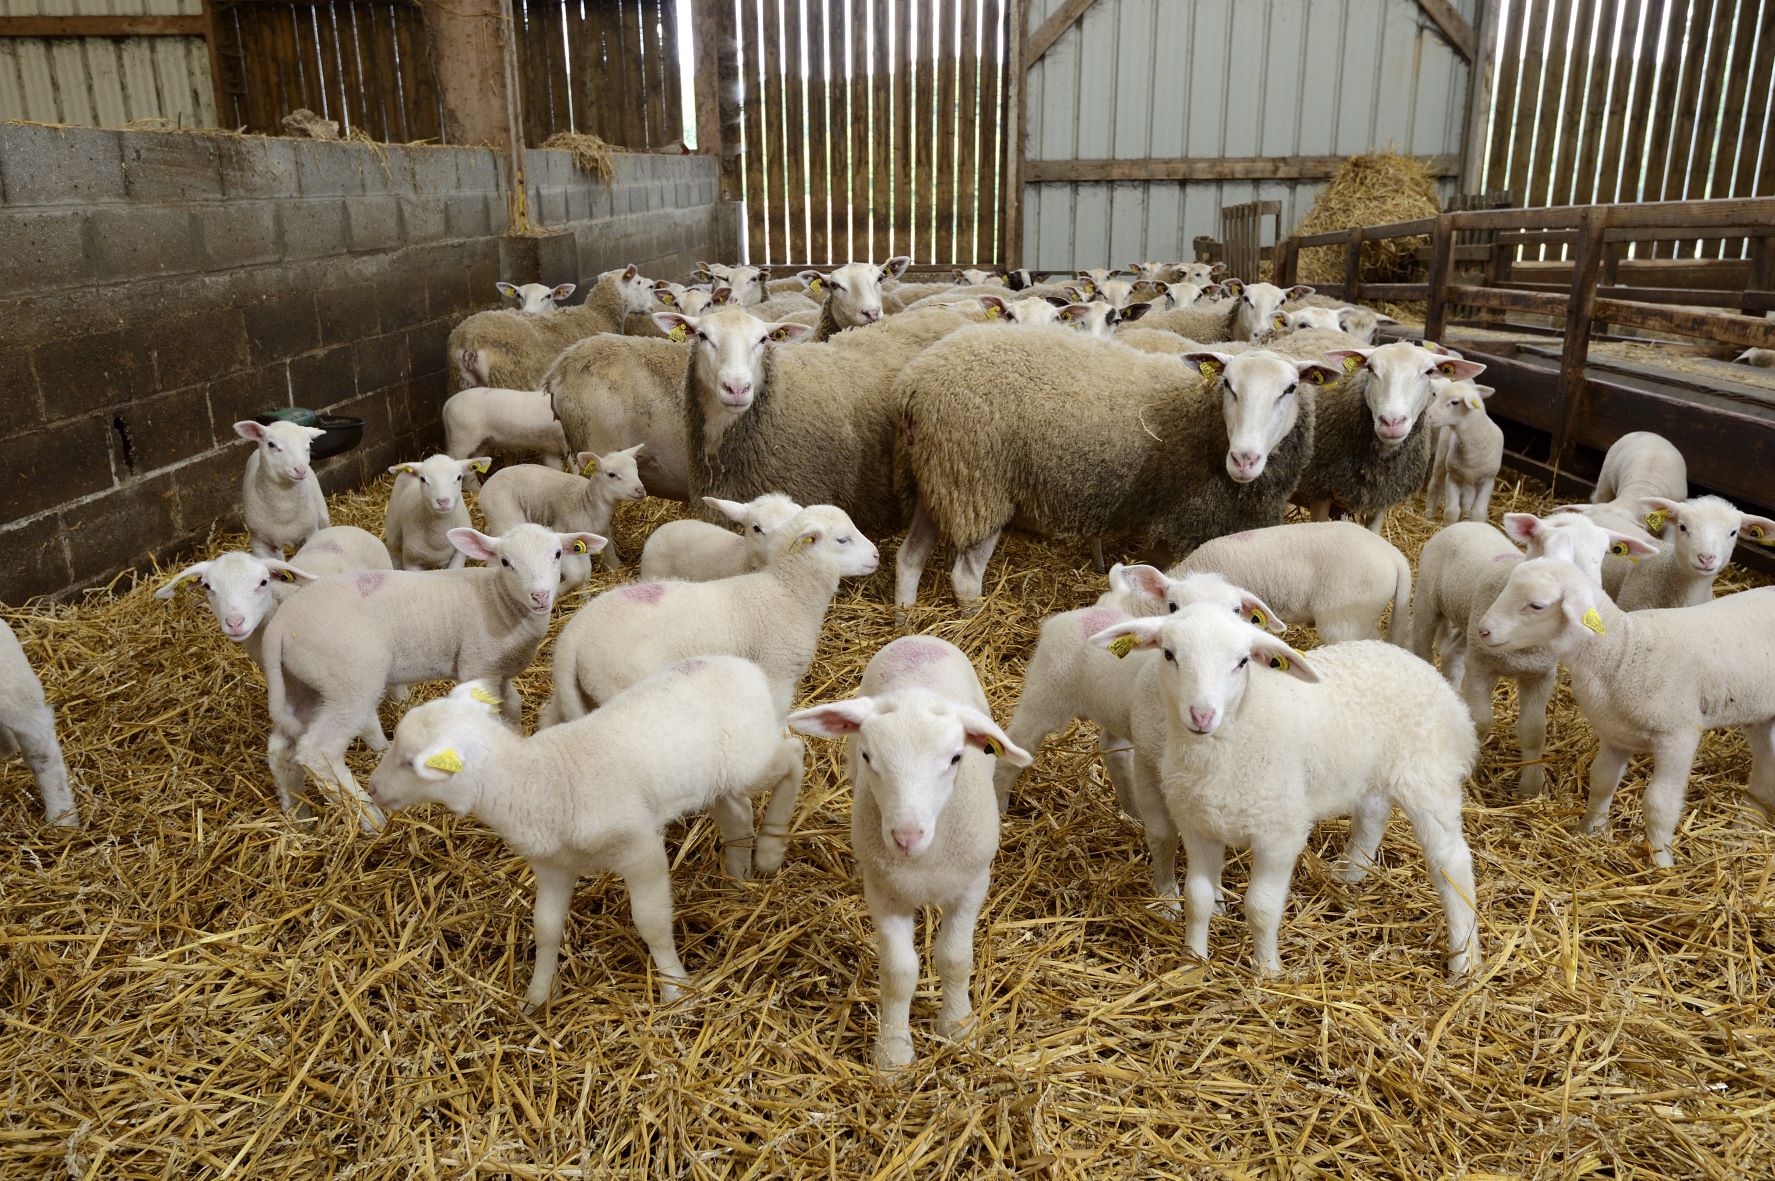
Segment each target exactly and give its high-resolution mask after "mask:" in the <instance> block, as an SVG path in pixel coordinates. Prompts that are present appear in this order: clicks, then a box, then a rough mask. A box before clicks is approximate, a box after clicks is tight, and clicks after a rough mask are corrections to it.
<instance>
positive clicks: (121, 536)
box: [61, 473, 178, 586]
mask: <svg viewBox="0 0 1775 1181" xmlns="http://www.w3.org/2000/svg"><path fill="white" fill-rule="evenodd" d="M177 509H178V499H177V492H176V490H175V488H174V483H173V477H172V475H171V474H170V473H169V474H166V475H160V476H150V477H148V478H146V479H142V480H135V481H131V482H130V483H128V484H125V485H123V486H121V487H119V488H118V489H117V490H116V491H115V492H112V493H110V494H109V495H106V496H101V497H99V498H98V499H96V500H92V501H88V502H87V503H86V504H82V505H77V506H75V507H72V508H68V509H65V510H64V511H63V512H62V514H61V517H62V527H63V528H64V529H66V530H67V531H68V565H69V574H70V575H71V581H72V583H73V584H74V585H76V586H79V585H81V584H84V583H88V582H93V581H96V580H98V579H99V578H100V577H101V576H104V575H109V574H112V573H114V572H116V571H118V570H121V569H125V568H127V567H129V566H134V565H136V564H137V563H139V562H142V561H144V560H146V558H147V557H148V554H149V552H150V551H151V549H152V547H153V546H154V545H155V543H157V542H161V541H163V540H164V539H166V538H169V537H171V536H173V535H174V534H175V533H176V532H177V531H178V523H177V517H176V512H177Z"/></svg>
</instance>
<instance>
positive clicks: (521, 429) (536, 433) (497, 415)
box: [443, 386, 573, 467]
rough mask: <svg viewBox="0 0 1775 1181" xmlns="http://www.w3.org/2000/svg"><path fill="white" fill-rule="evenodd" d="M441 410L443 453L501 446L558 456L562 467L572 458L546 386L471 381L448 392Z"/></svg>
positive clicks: (468, 455) (463, 454) (469, 453)
mask: <svg viewBox="0 0 1775 1181" xmlns="http://www.w3.org/2000/svg"><path fill="white" fill-rule="evenodd" d="M443 413H444V453H445V454H446V455H449V456H451V457H452V458H454V459H472V458H474V457H475V456H477V455H485V454H487V453H488V452H492V451H499V452H504V453H505V454H507V455H525V454H537V455H548V456H557V457H559V458H560V461H561V466H563V467H567V466H570V465H571V464H572V462H573V449H572V448H571V447H569V446H568V445H567V435H566V433H565V432H563V431H562V429H561V422H560V420H559V419H557V418H556V417H555V410H554V406H553V404H552V402H551V400H550V398H549V395H548V391H546V390H502V389H493V388H490V387H488V386H475V387H474V388H473V389H466V390H462V391H460V392H458V393H454V394H451V395H450V397H449V398H448V399H446V400H445V402H444V412H443Z"/></svg>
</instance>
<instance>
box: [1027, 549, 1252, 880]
mask: <svg viewBox="0 0 1775 1181" xmlns="http://www.w3.org/2000/svg"><path fill="white" fill-rule="evenodd" d="M1110 587H1111V590H1110V592H1109V593H1108V594H1105V595H1103V596H1102V597H1101V598H1099V599H1098V600H1097V605H1096V606H1094V607H1087V608H1085V609H1084V610H1082V611H1066V612H1062V613H1061V614H1059V615H1056V616H1053V617H1052V618H1050V619H1048V620H1047V621H1046V622H1044V623H1043V624H1042V629H1041V638H1040V639H1039V640H1038V641H1037V642H1036V649H1035V655H1034V656H1032V657H1030V660H1029V667H1028V669H1027V671H1026V672H1025V674H1024V677H1023V696H1022V697H1021V698H1020V699H1019V700H1018V702H1017V711H1016V713H1014V714H1013V715H1012V716H1011V725H1010V727H1009V733H1010V736H1011V741H1013V742H1015V743H1017V744H1019V745H1021V746H1023V747H1024V748H1026V749H1028V750H1030V751H1035V750H1036V749H1038V748H1039V747H1040V745H1041V744H1042V743H1043V742H1045V741H1046V740H1047V738H1048V735H1050V734H1052V733H1054V732H1055V731H1056V730H1058V729H1060V728H1061V727H1062V726H1064V725H1066V723H1068V722H1070V721H1071V720H1072V719H1074V718H1086V719H1088V720H1090V721H1092V722H1095V723H1097V726H1098V728H1099V730H1100V731H1101V736H1100V737H1099V739H1098V744H1097V746H1098V750H1099V751H1101V752H1102V753H1103V763H1104V769H1105V770H1106V771H1107V772H1108V774H1109V777H1110V782H1111V783H1112V784H1113V785H1114V786H1115V789H1116V799H1117V802H1118V803H1120V805H1121V807H1122V811H1124V812H1126V813H1127V814H1128V815H1130V816H1133V817H1135V818H1136V819H1138V820H1139V821H1140V823H1141V827H1142V828H1143V829H1144V831H1145V835H1146V848H1147V853H1148V854H1149V855H1150V856H1151V858H1152V865H1153V893H1154V894H1156V895H1157V896H1158V897H1159V899H1160V900H1161V905H1162V906H1163V907H1164V908H1166V909H1175V907H1176V902H1175V899H1176V897H1177V827H1176V825H1174V824H1172V823H1171V817H1170V815H1169V813H1167V812H1166V810H1165V799H1164V796H1163V794H1162V793H1161V792H1160V790H1159V774H1158V767H1159V759H1160V757H1161V756H1162V755H1163V753H1164V740H1163V734H1162V732H1157V731H1155V732H1154V733H1152V734H1149V735H1144V736H1143V735H1142V734H1140V733H1138V732H1137V730H1136V726H1137V718H1136V711H1135V700H1134V685H1135V677H1134V675H1133V673H1132V671H1131V670H1130V669H1129V668H1128V667H1127V666H1126V665H1125V664H1124V663H1123V662H1122V661H1121V660H1119V659H1117V658H1118V657H1122V656H1127V655H1128V650H1127V649H1126V648H1117V649H1115V651H1114V655H1111V654H1110V653H1107V652H1104V651H1103V650H1102V649H1101V648H1100V647H1099V646H1096V645H1094V644H1093V643H1092V638H1093V637H1094V636H1096V635H1099V634H1101V633H1102V631H1103V630H1104V629H1105V628H1108V627H1112V626H1114V625H1116V624H1118V623H1125V622H1127V621H1128V620H1129V619H1134V618H1141V617H1143V616H1146V615H1151V614H1155V613H1157V612H1159V611H1163V610H1165V609H1166V607H1167V604H1168V603H1173V602H1174V603H1176V604H1179V605H1183V604H1191V605H1193V604H1196V603H1206V604H1209V605H1211V606H1213V607H1216V608H1218V609H1220V610H1222V611H1226V612H1228V613H1229V614H1232V615H1237V616H1240V617H1242V618H1246V619H1254V620H1258V621H1260V623H1261V625H1262V626H1265V627H1270V628H1273V629H1275V630H1276V631H1278V632H1280V631H1283V630H1285V627H1286V625H1285V624H1284V623H1283V622H1282V620H1281V619H1279V618H1277V616H1276V613H1275V612H1274V611H1272V610H1270V607H1269V605H1268V604H1266V603H1264V602H1263V601H1262V600H1261V599H1259V598H1257V597H1256V596H1255V595H1253V594H1251V593H1250V592H1249V591H1246V590H1244V589H1243V588H1240V587H1236V586H1233V585H1232V584H1231V583H1229V582H1227V580H1226V579H1225V578H1223V577H1221V576H1220V575H1218V574H1192V575H1187V576H1185V577H1183V578H1176V579H1174V578H1170V577H1168V576H1166V575H1165V574H1164V573H1163V572H1161V571H1159V570H1157V569H1155V568H1153V567H1151V566H1120V567H1117V568H1115V569H1114V570H1112V571H1111V574H1110ZM1147 659H1148V657H1147V656H1145V655H1137V656H1134V657H1133V663H1134V664H1135V665H1136V666H1138V665H1140V664H1142V663H1144V662H1145V661H1146V660H1147ZM1016 779H1017V768H1015V767H1012V766H1009V765H1006V764H1000V766H999V768H998V771H997V774H996V777H995V782H994V787H995V788H996V789H997V792H998V798H999V806H1000V807H1001V808H1003V807H1004V805H1005V803H1006V802H1007V801H1008V799H1009V796H1010V790H1011V787H1012V785H1013V784H1014V783H1015V782H1016Z"/></svg>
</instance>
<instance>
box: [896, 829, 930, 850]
mask: <svg viewBox="0 0 1775 1181" xmlns="http://www.w3.org/2000/svg"><path fill="white" fill-rule="evenodd" d="M922 840H924V829H922V828H910V827H908V828H896V829H894V844H896V845H898V846H900V852H902V853H910V852H912V850H913V847H914V846H916V845H917V844H918V842H920V841H922Z"/></svg>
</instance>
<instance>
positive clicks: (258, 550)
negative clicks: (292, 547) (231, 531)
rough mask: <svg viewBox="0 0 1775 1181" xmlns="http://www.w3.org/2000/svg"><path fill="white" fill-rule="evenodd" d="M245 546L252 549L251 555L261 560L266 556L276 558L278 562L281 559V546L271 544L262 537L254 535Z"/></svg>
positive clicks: (282, 553)
mask: <svg viewBox="0 0 1775 1181" xmlns="http://www.w3.org/2000/svg"><path fill="white" fill-rule="evenodd" d="M247 548H248V549H250V550H252V553H253V556H254V557H255V558H258V559H260V560H261V561H263V560H264V559H266V558H276V559H277V560H278V561H280V562H281V561H282V560H283V556H284V551H283V547H282V546H276V545H272V544H271V543H270V542H269V541H266V540H265V539H264V538H262V537H254V538H253V539H252V541H251V544H250V545H249V546H248V547H247Z"/></svg>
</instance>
